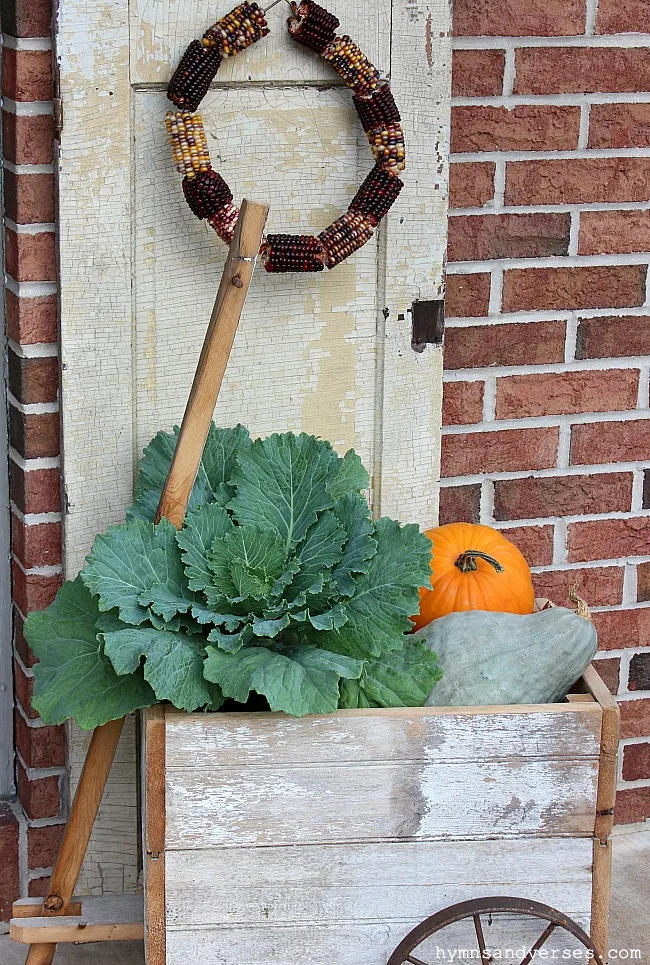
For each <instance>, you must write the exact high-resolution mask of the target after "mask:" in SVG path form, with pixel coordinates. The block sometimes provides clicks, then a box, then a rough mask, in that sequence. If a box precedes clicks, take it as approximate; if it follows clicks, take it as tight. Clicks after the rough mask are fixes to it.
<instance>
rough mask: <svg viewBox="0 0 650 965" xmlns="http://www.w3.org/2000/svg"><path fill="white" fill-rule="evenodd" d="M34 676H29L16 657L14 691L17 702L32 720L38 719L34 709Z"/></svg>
mask: <svg viewBox="0 0 650 965" xmlns="http://www.w3.org/2000/svg"><path fill="white" fill-rule="evenodd" d="M33 690H34V678H33V677H28V676H27V674H26V673H25V671H24V670H23V668H22V666H21V664H20V663H19V662H18V660H16V659H14V693H15V696H16V700H17V702H18V703H19V704H20V706H21V707H22V709H23V711H24V713H25V714H26V715H27V717H29V719H30V720H37V719H38V714H37V713H36V711H35V710H32V693H33Z"/></svg>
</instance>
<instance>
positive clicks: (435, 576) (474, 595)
mask: <svg viewBox="0 0 650 965" xmlns="http://www.w3.org/2000/svg"><path fill="white" fill-rule="evenodd" d="M426 535H427V536H428V537H429V539H430V540H431V542H432V543H433V549H432V554H431V585H432V586H433V589H432V590H428V589H426V588H424V587H423V588H422V589H421V590H420V612H419V613H418V615H417V616H415V617H412V618H411V619H412V620H414V622H415V629H416V630H420V629H421V628H422V627H424V626H426V625H427V623H431V621H432V620H435V619H437V618H438V617H444V616H446V614H447V613H457V612H459V611H462V610H496V611H500V612H503V613H532V612H533V607H534V605H535V593H534V591H533V584H532V580H531V576H530V568H529V566H528V563H527V562H526V560H525V559H524V557H523V556H522V554H521V553H520V551H519V550H518V549H517V547H516V546H515V545H514V544H513V543H511V542H510V540H508V539H506V538H505V536H504V535H503V534H502V533H500V532H499V531H498V530H496V529H491V528H490V527H489V526H478V525H473V524H472V523H448V524H447V525H446V526H438V527H437V528H436V529H430V530H428V531H427V534H426Z"/></svg>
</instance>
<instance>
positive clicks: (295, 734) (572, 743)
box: [166, 704, 602, 772]
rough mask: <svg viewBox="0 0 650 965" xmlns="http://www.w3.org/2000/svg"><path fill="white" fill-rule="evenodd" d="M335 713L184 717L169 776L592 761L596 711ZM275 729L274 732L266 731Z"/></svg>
mask: <svg viewBox="0 0 650 965" xmlns="http://www.w3.org/2000/svg"><path fill="white" fill-rule="evenodd" d="M582 711H583V708H580V709H576V708H575V707H571V706H570V705H569V704H559V705H552V704H546V705H544V706H541V707H518V706H513V707H508V708H507V709H506V708H501V709H500V708H485V709H484V710H483V711H482V712H480V711H478V712H477V711H476V709H474V710H472V711H471V712H467V713H463V711H462V710H461V711H460V712H459V710H458V708H457V707H454V708H417V709H410V708H408V709H407V708H405V709H403V710H393V711H391V712H390V713H388V714H387V713H386V712H385V711H373V710H363V711H340V712H339V713H337V714H336V715H334V716H313V717H306V718H302V719H301V720H297V719H295V718H292V717H285V716H284V715H283V714H273V715H272V714H228V715H219V716H215V715H206V714H193V715H187V714H181V713H176V712H173V711H171V712H170V713H168V715H167V717H166V722H167V723H166V734H167V768H168V770H170V769H173V768H177V767H184V768H192V769H194V770H198V769H199V768H205V769H206V770H207V771H209V772H213V771H214V770H215V769H216V768H223V767H232V766H242V767H243V766H246V767H250V766H253V765H256V764H263V765H268V764H269V763H273V764H274V765H277V766H281V765H283V764H289V765H294V764H312V763H327V762H330V761H331V762H333V763H346V762H350V763H353V762H354V763H362V762H376V761H395V762H396V761H437V762H443V761H504V760H508V759H527V758H540V757H542V758H548V759H563V758H570V759H572V760H577V759H578V758H581V757H588V758H592V759H596V758H597V757H598V753H599V749H600V729H601V723H602V711H601V709H600V707H599V706H598V705H597V704H593V705H591V706H589V708H588V709H587V710H586V711H584V712H582ZM271 722H272V726H269V725H270V723H271Z"/></svg>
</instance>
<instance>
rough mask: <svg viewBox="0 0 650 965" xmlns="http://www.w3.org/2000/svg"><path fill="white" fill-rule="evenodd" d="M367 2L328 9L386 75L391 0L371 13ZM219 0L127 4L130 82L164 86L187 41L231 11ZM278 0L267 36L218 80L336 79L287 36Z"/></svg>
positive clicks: (348, 0) (227, 63) (230, 61)
mask: <svg viewBox="0 0 650 965" xmlns="http://www.w3.org/2000/svg"><path fill="white" fill-rule="evenodd" d="M366 2H367V0H328V3H327V9H328V10H331V12H332V13H335V14H336V15H337V16H338V17H339V18H340V19H341V30H340V33H348V34H351V35H352V37H353V39H354V40H355V41H356V42H357V43H358V44H360V46H361V48H362V50H363V51H364V53H365V54H366V55H367V56H368V57H370V59H371V60H372V61H373V63H374V64H375V65H376V66H377V67H379V68H380V69H381V70H382V71H384V72H385V73H388V71H389V69H390V22H391V3H390V0H375V2H374V3H373V15H372V16H369V15H368V14H367V13H365V12H364V8H365V5H366ZM232 6H233V3H230V2H229V0H227V2H226V0H224V2H220V3H218V4H212V5H206V4H205V2H203V0H166V2H164V3H151V2H150V0H134V2H133V3H132V72H133V74H132V80H133V83H134V84H146V85H150V84H165V85H166V84H167V83H168V81H169V78H170V77H171V74H172V72H173V71H174V69H175V67H176V64H177V63H178V60H179V59H180V57H181V55H182V53H183V51H184V50H185V48H186V47H187V45H188V44H189V43H190V42H191V41H192V40H195V39H199V38H200V37H201V35H202V34H203V32H204V31H205V30H206V29H207V28H208V27H209V26H210V25H211V24H212V23H213V22H214V21H215V19H217V18H218V17H222V16H223V15H224V14H225V13H226V12H227V11H228V10H230V9H232ZM288 12H289V10H288V7H287V6H286V5H285V4H284V3H283V4H282V6H281V7H280V6H278V7H276V8H275V9H274V10H272V11H270V13H269V16H268V21H269V26H270V28H271V32H270V34H269V35H268V36H267V37H265V38H264V39H263V40H262V41H260V42H259V43H257V44H255V45H254V46H253V47H251V48H249V49H248V50H247V51H246V52H245V53H244V54H243V55H239V56H236V57H229V58H227V59H226V60H224V62H223V63H222V65H221V67H220V69H219V73H218V75H217V77H218V80H217V83H218V84H223V83H229V84H230V83H233V82H234V83H238V84H240V83H242V82H243V83H245V82H246V81H250V80H251V79H252V80H253V81H257V82H260V81H267V82H274V81H276V82H277V81H284V82H289V83H294V84H306V83H309V82H319V81H320V82H322V81H326V82H328V83H332V82H336V81H337V80H338V78H337V76H336V74H334V72H333V71H332V70H331V68H329V65H328V64H326V63H325V62H324V61H323V60H322V58H321V57H318V56H317V55H316V54H314V53H313V52H312V51H309V50H306V49H305V48H304V47H302V46H301V45H300V44H297V43H296V42H295V41H293V40H291V38H290V37H289V34H288V31H287V27H286V19H287V16H288Z"/></svg>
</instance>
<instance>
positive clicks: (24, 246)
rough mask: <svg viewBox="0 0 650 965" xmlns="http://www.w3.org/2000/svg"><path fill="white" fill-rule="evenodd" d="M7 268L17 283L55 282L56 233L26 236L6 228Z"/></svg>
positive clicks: (43, 232)
mask: <svg viewBox="0 0 650 965" xmlns="http://www.w3.org/2000/svg"><path fill="white" fill-rule="evenodd" d="M5 268H6V271H7V274H8V275H11V277H12V278H15V279H16V281H55V280H56V245H55V235H54V232H51V231H41V232H38V233H37V234H29V235H24V234H16V232H15V231H12V230H11V229H10V228H5Z"/></svg>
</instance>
